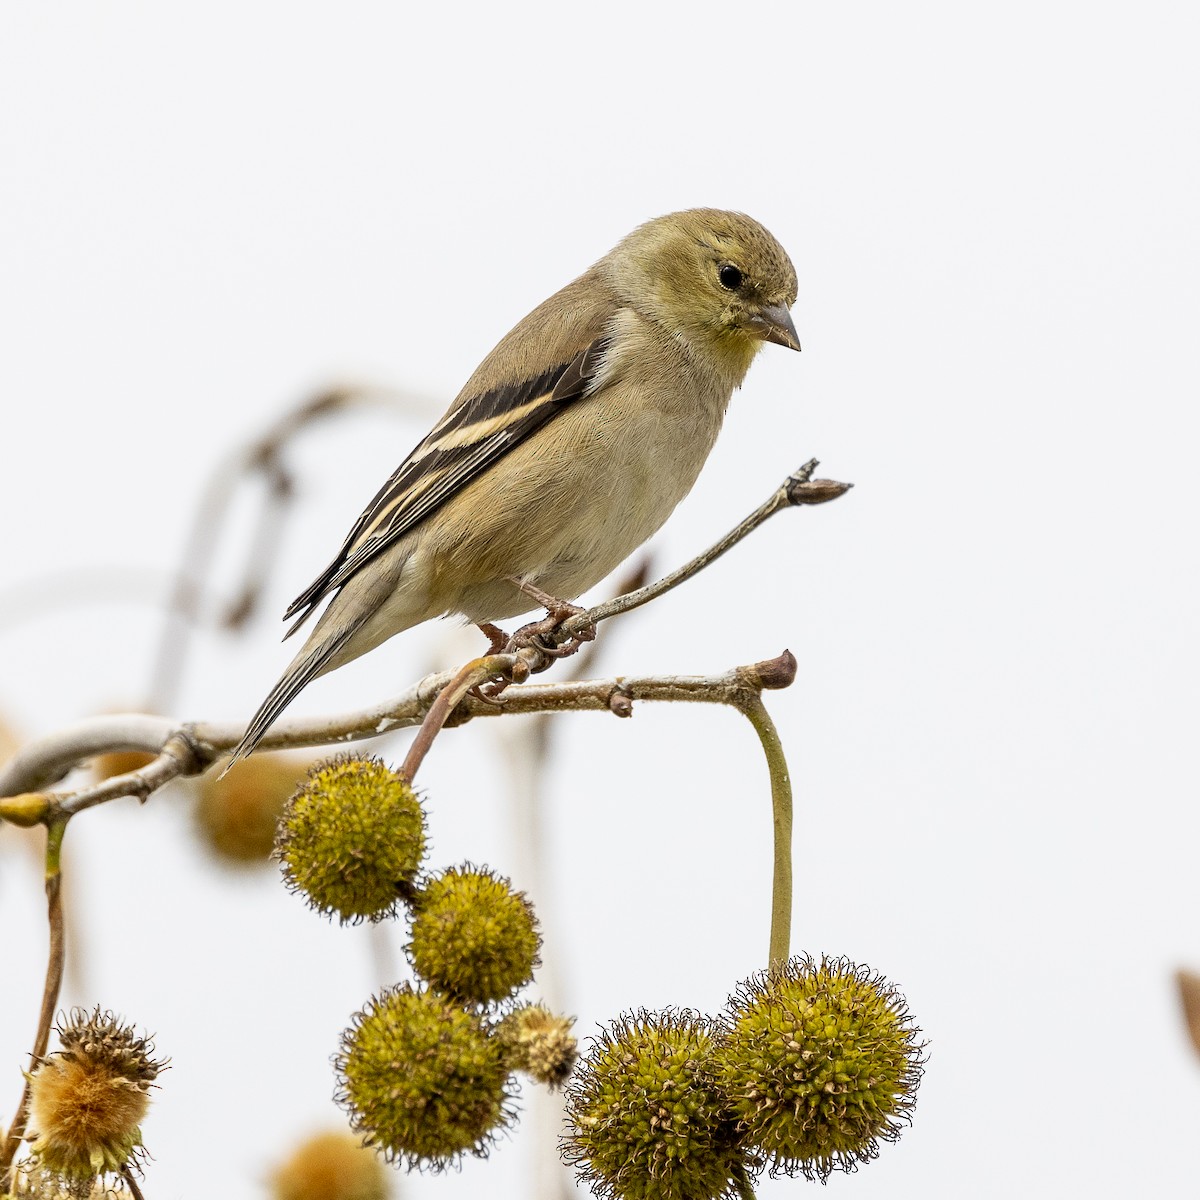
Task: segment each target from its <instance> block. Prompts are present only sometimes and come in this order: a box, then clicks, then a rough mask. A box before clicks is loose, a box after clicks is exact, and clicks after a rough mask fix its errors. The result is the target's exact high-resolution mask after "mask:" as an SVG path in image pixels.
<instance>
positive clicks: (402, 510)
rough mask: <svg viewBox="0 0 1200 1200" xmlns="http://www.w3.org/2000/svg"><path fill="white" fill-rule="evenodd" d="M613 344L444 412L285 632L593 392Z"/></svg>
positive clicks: (293, 611) (596, 345) (307, 592)
mask: <svg viewBox="0 0 1200 1200" xmlns="http://www.w3.org/2000/svg"><path fill="white" fill-rule="evenodd" d="M606 347H607V338H605V337H599V338H597V339H596V340H595V341H593V342H592V343H591V345H589V346H588V347H587V348H586V349H585V350H583V351H581V352H580V353H579V354H577V355H576V356H575V357H574V358H573V359H572V360H571V361H570V362H567V363H562V364H560V365H558V366H555V367H552V368H550V369H549V370H547V371H544V372H542V374H541V375H539V376H537V377H536V378H534V379H529V380H525V381H523V382H522V383H519V384H508V385H505V386H504V387H499V388H493V389H492V390H490V391H487V392H483V393H482V394H480V395H479V396H475V397H473V398H472V399H470V400H468V401H467V402H466V403H465V404H462V405H460V406H459V407H458V408H456V409H455V410H454V411H453V412H451V413H450V414H449V415H448V416H447V417H445V418H444V419H443V420H442V422H441V423H440V424H439V425H438V426H437V427H436V428H435V429H433V431H432V432H431V433H430V434H429V435H428V437H426V438H425V439H424V440H423V441H422V442H421V443H420V444H419V445H418V446H416V447H415V448H414V450H413V451H412V453H411V454H410V455H409V456H408V458H406V459H405V461H404V462H403V463H402V464H401V465H400V466H399V467H398V468H397V469H396V471H395V472H394V473H393V474H392V476H391V478H390V479H389V480H388V481H387V483H385V484H384V485H383V487H382V488H380V489H379V492H378V493H377V494H376V496H375V498H374V499H373V500H372V501H371V503H370V504H369V505H367V507H366V509H365V510H364V511H363V513H362V515H361V516H360V517H359V518H358V520H357V521H356V522H355V523H354V528H353V529H351V530H350V533H349V534H348V535H347V537H346V540H345V541H344V542H343V543H342V548H341V549H340V550H339V551H338V554H337V557H336V558H334V560H333V561H332V562H331V563H330V564H329V566H327V567H326V568H325V570H324V571H322V572H321V574H320V575H318V576H317V578H316V579H314V580H313V582H312V583H311V584H309V586H308V587H307V588H305V589H304V591H303V592H301V593H300V595H299V596H297V597H296V599H295V600H293V601H292V603H291V604H290V605H289V606H288V609H287V612H285V613H284V620H288V619H289V618H291V617H293V616H295V617H297V620H296V622H295V624H293V625H292V627H291V628H290V629H289V630H288V631H287V634H286V635H285V636H286V637H291V635H292V634H293V633H295V632H296V630H297V629H298V628H299V627H300V626H301V625H302V624H303V623H304V622H305V621H306V620H307V619H308V617H309V615H310V614H311V613H312V611H313V609H314V608H316V606H317V605H318V604H320V603H321V601H322V600H323V599H324V598H325V597H326V596H327V595H328V594H329V593H330V592H331V591H333V590H335V589H336V588H339V587H341V586H342V585H343V584H344V583H345V582H346V581H347V580H348V579H349V578H350V577H351V576H352V575H354V574H355V573H356V572H358V571H360V570H362V568H363V567H364V566H365V565H366V564H367V563H369V562H370V561H371V560H372V559H373V558H376V557H377V556H378V555H380V554H382V553H383V551H385V550H386V549H388V547H390V546H392V545H394V544H395V543H396V542H397V541H398V540H399V539H400V538H402V537H403V536H404V535H405V534H406V533H409V532H410V531H411V530H412V529H413V528H415V527H416V526H417V525H418V524H419V523H420V522H421V521H424V520H425V519H426V518H428V517H430V516H432V515H433V514H434V513H435V512H437V510H438V509H439V508H441V507H442V506H443V505H444V504H445V503H446V502H447V501H448V500H450V499H451V498H452V497H454V496H456V495H458V493H459V492H461V491H462V490H463V489H464V488H465V487H466V486H467V485H468V484H470V483H473V482H474V481H475V480H476V479H478V478H479V477H480V475H482V474H483V472H484V471H486V470H487V469H488V468H489V467H491V466H492V465H493V464H494V463H496V462H497V461H498V460H499V459H501V458H503V457H504V455H505V454H507V453H508V452H509V451H510V450H512V449H513V447H515V446H518V445H520V444H521V442H523V441H524V440H525V439H526V438H528V437H529V436H530V435H531V434H533V433H534V432H536V431H537V430H538V429H541V428H542V427H543V426H544V425H546V424H547V422H549V421H552V420H553V419H554V418H555V417H556V416H558V414H559V413H560V412H562V410H563V409H564V408H566V407H567V405H569V404H571V403H573V402H574V401H576V400H578V399H580V398H581V397H582V396H583V395H584V394H585V393H586V392H587V389H588V385H589V384H590V383H591V381H592V379H593V377H594V376H595V373H596V370H597V367H598V366H599V363H600V360H601V358H602V356H603V354H604V351H605V349H606ZM538 397H545V399H544V401H543V402H542V403H540V404H533V406H532V407H530V409H529V411H528V412H527V413H525V414H524V415H523V416H521V417H520V418H518V419H517V420H515V421H513V422H512V423H510V424H508V425H506V426H504V428H502V429H499V430H497V431H496V432H494V433H491V434H488V435H487V436H486V437H483V438H480V439H479V440H478V441H476V442H470V443H468V444H466V445H462V446H452V447H449V448H446V449H437V448H436V445H437V442H438V440H439V439H440V438H444V437H445V436H446V435H447V434H449V433H452V432H454V431H457V430H460V429H464V428H467V427H469V426H471V425H474V424H476V423H479V422H483V421H489V420H493V419H494V418H496V417H498V416H501V415H503V414H504V413H505V412H511V411H515V410H517V409H519V408H522V407H525V406H527V405H530V404H531V402H533V401H536V400H537V399H538ZM423 483H424V484H425V486H423V487H422V486H421V485H422V484H423Z"/></svg>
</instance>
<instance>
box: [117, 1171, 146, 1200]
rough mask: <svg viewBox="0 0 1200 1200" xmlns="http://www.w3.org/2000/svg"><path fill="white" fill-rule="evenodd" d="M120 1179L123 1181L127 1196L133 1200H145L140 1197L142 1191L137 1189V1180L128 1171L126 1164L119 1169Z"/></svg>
mask: <svg viewBox="0 0 1200 1200" xmlns="http://www.w3.org/2000/svg"><path fill="white" fill-rule="evenodd" d="M121 1178H122V1180H124V1182H125V1186H126V1187H127V1188H128V1189H129V1194H130V1196H132V1197H133V1200H146V1198H145V1197H144V1196H143V1195H142V1189H141V1188H140V1187H138V1182H137V1178H136V1177H135V1176H134V1173H133V1172H132V1171H131V1170H130V1169H129V1164H128V1163H126V1164H125V1166H123V1167H122V1168H121Z"/></svg>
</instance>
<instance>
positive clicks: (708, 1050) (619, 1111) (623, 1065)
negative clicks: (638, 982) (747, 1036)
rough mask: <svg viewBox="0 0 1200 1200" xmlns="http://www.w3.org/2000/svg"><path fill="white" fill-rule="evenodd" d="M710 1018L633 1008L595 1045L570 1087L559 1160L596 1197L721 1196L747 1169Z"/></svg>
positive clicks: (670, 1199)
mask: <svg viewBox="0 0 1200 1200" xmlns="http://www.w3.org/2000/svg"><path fill="white" fill-rule="evenodd" d="M713 1046H714V1036H713V1029H712V1027H711V1024H710V1022H709V1021H708V1020H707V1018H704V1017H701V1016H700V1015H699V1014H698V1013H695V1012H692V1011H690V1010H688V1009H679V1010H674V1009H668V1010H666V1011H665V1012H657V1013H656V1012H646V1011H644V1010H643V1011H639V1012H636V1013H632V1014H629V1015H627V1016H623V1017H621V1018H620V1019H619V1020H617V1021H614V1022H613V1023H612V1024H611V1025H610V1026H609V1027H608V1028H607V1029H604V1030H602V1031H601V1033H600V1035H599V1037H597V1038H595V1039H593V1041H592V1045H591V1048H590V1049H589V1051H588V1053H587V1055H586V1056H585V1057H584V1059H583V1060H582V1061H581V1062H580V1064H579V1066H578V1067H576V1069H575V1074H574V1075H573V1076H572V1078H571V1082H570V1083H569V1084H568V1085H567V1089H566V1100H567V1126H568V1130H569V1132H568V1133H567V1134H566V1135H564V1137H563V1139H562V1145H561V1151H562V1155H563V1158H564V1159H565V1160H566V1161H567V1162H568V1163H571V1164H573V1165H574V1166H575V1167H576V1169H577V1170H578V1172H579V1177H580V1179H582V1180H584V1181H586V1182H587V1183H588V1184H590V1186H591V1187H592V1189H593V1191H594V1192H595V1194H596V1195H597V1196H601V1197H615V1198H618V1200H717V1197H726V1196H732V1195H734V1194H736V1181H737V1180H739V1179H742V1180H744V1179H745V1178H746V1176H747V1175H748V1173H749V1172H750V1171H751V1169H752V1163H751V1162H750V1161H749V1160H748V1159H747V1157H746V1155H745V1154H744V1152H743V1150H742V1149H741V1147H740V1146H739V1144H738V1136H737V1122H736V1120H735V1118H734V1115H733V1110H732V1107H731V1105H730V1103H729V1098H728V1096H727V1095H726V1094H725V1092H724V1091H723V1090H722V1089H721V1086H720V1084H719V1083H718V1081H717V1077H716V1074H715V1072H714V1063H713Z"/></svg>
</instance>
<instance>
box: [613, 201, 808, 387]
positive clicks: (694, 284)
mask: <svg viewBox="0 0 1200 1200" xmlns="http://www.w3.org/2000/svg"><path fill="white" fill-rule="evenodd" d="M602 265H603V266H604V267H605V268H606V273H607V275H608V278H609V280H610V282H611V283H612V285H613V286H614V287H615V288H616V290H617V292H618V293H619V294H620V296H621V298H622V299H623V300H624V301H625V302H626V303H627V304H628V305H629V306H630V307H631V308H633V309H635V310H637V311H638V312H640V313H642V315H643V316H647V317H650V318H651V319H652V320H655V321H657V322H658V323H659V324H660V325H662V326H663V327H664V328H666V329H667V330H669V331H670V332H671V333H673V334H675V335H676V336H677V337H680V338H682V339H683V340H684V341H686V342H687V343H688V344H689V346H690V347H691V348H692V349H693V350H694V351H695V352H697V353H699V354H701V355H703V356H705V357H709V358H713V359H716V360H718V361H722V362H724V363H726V364H727V365H728V366H729V367H730V368H732V369H734V370H735V371H736V370H737V369H738V368H739V367H740V371H741V372H744V371H745V369H746V368H747V367H748V366H749V365H750V360H751V359H752V358H753V357H754V355H755V353H756V352H757V351H758V350H759V349H760V348H761V346H762V344H763V342H775V343H776V344H778V345H780V346H787V347H789V348H790V349H792V350H799V349H800V341H799V338H798V337H797V336H796V327H795V326H794V325H793V324H792V318H791V316H790V315H789V314H788V309H789V308H791V306H792V305H793V304H794V303H795V302H796V270H795V268H794V267H793V266H792V262H791V259H789V258H788V256H787V252H786V251H785V250H784V248H783V247H782V246H781V245H780V244H779V243H778V242H777V241H776V240H775V238H774V237H772V236H771V234H770V233H768V232H767V230H766V229H764V228H763V227H762V226H761V225H760V224H759V223H758V222H757V221H755V220H753V219H752V218H750V217H747V216H745V215H744V214H743V213H736V212H723V211H721V210H720V209H715V208H693V209H689V210H687V211H686V212H677V213H669V214H668V215H667V216H665V217H657V218H655V219H654V220H653V221H647V222H646V224H645V225H642V226H639V228H637V229H635V230H634V231H633V233H631V234H630V235H629V236H628V237H627V238H625V240H624V241H622V242H621V243H620V244H619V245H618V246H617V247H616V249H615V250H613V251H612V253H611V254H609V255H608V257H607V258H606V259H605V260H603V263H602ZM739 378H740V375H739Z"/></svg>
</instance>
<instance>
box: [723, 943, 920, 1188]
mask: <svg viewBox="0 0 1200 1200" xmlns="http://www.w3.org/2000/svg"><path fill="white" fill-rule="evenodd" d="M724 1020H725V1036H724V1038H723V1039H722V1045H721V1052H720V1055H719V1058H720V1072H721V1079H722V1082H723V1083H724V1085H725V1087H726V1089H727V1090H728V1093H729V1096H730V1099H731V1100H732V1102H733V1107H734V1111H735V1112H736V1114H737V1117H738V1120H739V1122H740V1123H741V1126H742V1128H743V1129H744V1131H745V1134H744V1136H745V1140H746V1142H747V1143H748V1144H749V1145H750V1146H752V1147H754V1148H755V1149H756V1150H758V1151H761V1152H762V1153H763V1154H765V1155H767V1156H769V1157H770V1158H771V1159H772V1162H773V1164H774V1169H775V1170H777V1171H782V1172H785V1173H787V1174H793V1173H795V1172H800V1173H801V1174H803V1175H805V1176H807V1177H808V1178H810V1179H825V1178H827V1177H828V1176H829V1174H830V1173H831V1172H832V1171H836V1170H852V1169H853V1168H854V1166H855V1165H856V1164H857V1163H858V1162H862V1161H865V1160H868V1159H871V1158H874V1157H875V1155H876V1154H877V1153H878V1147H879V1143H880V1142H886V1141H893V1140H895V1138H896V1137H897V1136H898V1135H899V1133H900V1129H901V1123H902V1122H903V1121H906V1120H908V1118H909V1114H910V1112H911V1110H912V1105H913V1093H914V1092H915V1091H916V1088H917V1084H918V1082H919V1080H920V1074H921V1061H922V1060H921V1052H920V1047H919V1046H917V1045H916V1044H915V1043H916V1037H917V1029H916V1027H915V1026H914V1024H913V1022H912V1019H911V1018H910V1017H909V1015H908V1012H907V1009H906V1007H905V1003H904V998H903V996H901V995H900V993H899V992H897V991H896V989H895V988H894V987H892V986H891V984H889V983H888V982H887V980H885V979H883V978H881V977H880V976H878V975H874V974H872V973H871V972H870V971H869V970H867V969H866V968H864V967H858V966H856V965H855V964H853V963H851V962H848V961H847V960H846V959H844V958H838V959H831V960H822V962H821V963H820V964H819V965H818V964H816V963H814V962H812V961H811V960H808V959H798V960H796V959H794V960H793V961H792V964H791V965H790V967H789V969H788V970H787V971H786V972H785V973H783V974H780V975H772V974H771V973H770V972H764V973H762V974H760V975H757V976H755V977H754V978H752V979H750V980H748V981H747V982H745V983H744V984H742V986H741V988H740V989H739V991H738V993H737V995H736V996H735V997H734V998H733V1000H732V1002H731V1003H730V1005H729V1007H728V1009H727V1010H726V1012H725V1016H724Z"/></svg>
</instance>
